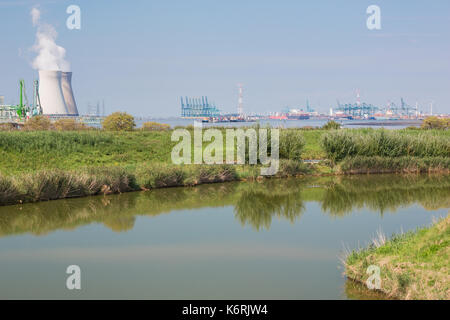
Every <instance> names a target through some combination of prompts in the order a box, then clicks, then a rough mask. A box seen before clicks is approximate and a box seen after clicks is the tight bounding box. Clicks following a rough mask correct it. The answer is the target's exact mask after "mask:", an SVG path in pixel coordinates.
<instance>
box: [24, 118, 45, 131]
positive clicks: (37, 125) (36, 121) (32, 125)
mask: <svg viewBox="0 0 450 320" xmlns="http://www.w3.org/2000/svg"><path fill="white" fill-rule="evenodd" d="M51 128H52V122H51V121H50V119H49V118H47V117H45V116H35V117H32V118H30V119H28V120H27V121H26V122H25V124H24V125H23V130H28V131H40V130H50V129H51Z"/></svg>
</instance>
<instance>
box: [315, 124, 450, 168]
mask: <svg viewBox="0 0 450 320" xmlns="http://www.w3.org/2000/svg"><path fill="white" fill-rule="evenodd" d="M322 147H323V149H324V150H325V152H326V154H327V157H328V158H329V159H331V160H333V161H335V162H340V161H342V160H343V159H345V158H347V157H355V156H364V157H375V156H378V157H387V158H395V157H419V158H425V157H449V156H450V135H449V134H435V133H434V132H432V131H431V132H430V131H423V132H420V133H419V134H405V133H404V132H402V131H400V130H399V131H388V130H384V129H378V130H368V129H366V130H336V131H332V132H329V133H326V134H324V135H323V137H322Z"/></svg>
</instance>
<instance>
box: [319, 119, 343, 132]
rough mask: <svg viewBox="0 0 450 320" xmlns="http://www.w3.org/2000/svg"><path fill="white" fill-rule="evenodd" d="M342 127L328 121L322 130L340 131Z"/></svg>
mask: <svg viewBox="0 0 450 320" xmlns="http://www.w3.org/2000/svg"><path fill="white" fill-rule="evenodd" d="M340 128H341V125H340V124H339V123H337V122H336V121H334V120H331V121H328V122H327V123H326V124H324V125H323V126H322V129H325V130H337V129H340Z"/></svg>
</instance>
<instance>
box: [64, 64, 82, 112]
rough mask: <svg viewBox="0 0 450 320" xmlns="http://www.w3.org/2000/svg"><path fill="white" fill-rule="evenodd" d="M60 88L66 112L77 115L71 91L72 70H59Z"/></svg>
mask: <svg viewBox="0 0 450 320" xmlns="http://www.w3.org/2000/svg"><path fill="white" fill-rule="evenodd" d="M61 88H62V92H63V96H64V101H65V102H66V106H67V113H68V114H70V115H73V116H78V109H77V104H76V103H75V98H74V96H73V91H72V72H61Z"/></svg>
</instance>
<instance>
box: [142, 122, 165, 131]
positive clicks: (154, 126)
mask: <svg viewBox="0 0 450 320" xmlns="http://www.w3.org/2000/svg"><path fill="white" fill-rule="evenodd" d="M141 130H144V131H167V130H170V125H168V124H166V123H158V122H152V121H149V122H144V123H143V124H142V128H141Z"/></svg>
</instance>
